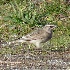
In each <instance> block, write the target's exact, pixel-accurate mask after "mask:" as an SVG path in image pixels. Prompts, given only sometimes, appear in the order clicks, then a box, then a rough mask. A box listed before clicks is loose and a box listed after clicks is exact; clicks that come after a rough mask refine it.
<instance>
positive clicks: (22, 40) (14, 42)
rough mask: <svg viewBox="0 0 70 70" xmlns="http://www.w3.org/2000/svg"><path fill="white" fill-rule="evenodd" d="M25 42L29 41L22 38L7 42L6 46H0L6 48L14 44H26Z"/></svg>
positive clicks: (24, 37)
mask: <svg viewBox="0 0 70 70" xmlns="http://www.w3.org/2000/svg"><path fill="white" fill-rule="evenodd" d="M27 41H30V39H29V38H27V37H26V36H23V37H22V38H20V39H18V40H15V41H11V42H7V44H2V45H3V46H7V45H11V44H16V43H23V42H27Z"/></svg>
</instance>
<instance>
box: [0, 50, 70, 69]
mask: <svg viewBox="0 0 70 70" xmlns="http://www.w3.org/2000/svg"><path fill="white" fill-rule="evenodd" d="M0 70H70V51H64V52H57V51H44V50H33V51H23V50H22V52H21V53H20V54H15V55H12V54H5V55H2V56H0Z"/></svg>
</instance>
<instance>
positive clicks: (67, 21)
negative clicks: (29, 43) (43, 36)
mask: <svg viewBox="0 0 70 70" xmlns="http://www.w3.org/2000/svg"><path fill="white" fill-rule="evenodd" d="M69 11H70V6H69V5H67V4H64V2H63V1H61V2H60V1H59V0H58V1H55V0H51V2H46V1H44V0H43V1H42V2H39V3H34V2H32V1H31V0H30V1H26V0H24V1H22V0H21V1H20V0H15V1H14V0H12V1H6V0H5V1H4V0H1V2H0V26H1V27H0V38H1V39H3V40H4V41H6V42H7V41H12V40H15V39H17V38H20V37H22V36H23V35H26V34H27V33H29V32H31V31H32V30H33V29H32V28H35V27H40V25H42V26H43V25H45V24H48V23H49V24H55V25H57V28H56V29H55V30H54V32H53V38H52V39H51V40H50V41H51V42H50V41H49V42H50V43H51V45H50V46H51V50H61V49H63V48H66V49H68V48H69V46H70V12H69ZM14 36H16V37H14ZM62 47H63V48H62ZM44 48H47V47H46V46H44ZM17 49H18V51H19V50H20V49H19V48H18V47H17ZM21 49H22V48H21ZM9 50H12V51H13V50H14V49H12V48H9V47H8V48H6V47H3V48H2V50H1V52H0V53H3V54H4V53H5V52H8V51H9ZM15 51H16V50H15ZM15 51H14V52H15ZM8 53H9V52H8ZM15 53H16V52H15Z"/></svg>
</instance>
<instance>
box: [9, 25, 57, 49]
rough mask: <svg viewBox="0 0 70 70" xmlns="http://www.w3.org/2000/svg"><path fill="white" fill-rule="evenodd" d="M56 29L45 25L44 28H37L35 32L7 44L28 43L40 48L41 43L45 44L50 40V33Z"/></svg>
mask: <svg viewBox="0 0 70 70" xmlns="http://www.w3.org/2000/svg"><path fill="white" fill-rule="evenodd" d="M55 27H56V25H49V24H46V25H45V26H43V27H41V28H38V29H37V30H35V31H33V32H31V33H29V34H27V35H25V36H22V37H21V38H20V39H18V40H15V41H11V42H8V44H9V45H10V44H12V43H19V42H21V43H23V42H29V43H31V44H34V45H35V46H36V47H37V48H40V47H41V45H40V44H41V43H45V42H47V41H48V40H50V39H51V38H52V31H53V29H54V28H55Z"/></svg>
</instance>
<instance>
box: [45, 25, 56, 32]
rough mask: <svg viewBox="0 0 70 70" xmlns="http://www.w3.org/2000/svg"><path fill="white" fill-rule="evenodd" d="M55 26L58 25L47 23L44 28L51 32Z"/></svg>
mask: <svg viewBox="0 0 70 70" xmlns="http://www.w3.org/2000/svg"><path fill="white" fill-rule="evenodd" d="M55 27H56V25H45V26H44V30H46V31H47V32H49V33H50V32H51V31H52V30H53V29H54V28H55Z"/></svg>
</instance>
